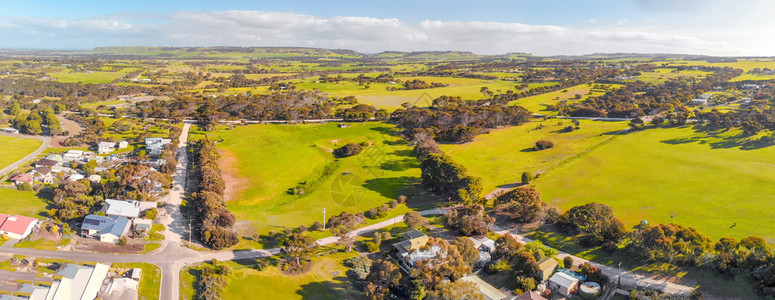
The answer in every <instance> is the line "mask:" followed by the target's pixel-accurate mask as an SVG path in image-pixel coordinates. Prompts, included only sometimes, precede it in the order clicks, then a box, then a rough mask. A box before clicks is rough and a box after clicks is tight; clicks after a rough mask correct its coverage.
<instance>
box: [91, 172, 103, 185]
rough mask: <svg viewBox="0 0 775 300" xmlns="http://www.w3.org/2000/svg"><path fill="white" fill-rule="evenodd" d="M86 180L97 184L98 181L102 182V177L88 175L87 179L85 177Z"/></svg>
mask: <svg viewBox="0 0 775 300" xmlns="http://www.w3.org/2000/svg"><path fill="white" fill-rule="evenodd" d="M87 179H89V181H91V182H94V183H98V182H100V180H102V176H100V175H97V174H92V175H89V177H87Z"/></svg>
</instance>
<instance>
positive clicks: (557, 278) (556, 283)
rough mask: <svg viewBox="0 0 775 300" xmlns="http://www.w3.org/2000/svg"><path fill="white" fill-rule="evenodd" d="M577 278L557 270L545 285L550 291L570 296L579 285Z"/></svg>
mask: <svg viewBox="0 0 775 300" xmlns="http://www.w3.org/2000/svg"><path fill="white" fill-rule="evenodd" d="M579 282H580V281H579V279H578V278H576V277H573V276H570V275H568V274H565V273H563V272H557V273H554V275H552V277H551V278H549V282H548V284H547V286H548V287H549V289H551V290H552V291H555V292H558V293H560V294H562V295H564V296H570V295H571V294H573V293H574V292H576V289H578V287H579Z"/></svg>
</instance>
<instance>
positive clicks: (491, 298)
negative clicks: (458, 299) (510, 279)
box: [460, 275, 508, 300]
mask: <svg viewBox="0 0 775 300" xmlns="http://www.w3.org/2000/svg"><path fill="white" fill-rule="evenodd" d="M460 280H462V281H466V282H473V283H475V284H476V286H477V287H478V288H479V294H482V296H484V299H487V300H502V299H506V298H508V295H507V294H506V293H504V292H501V291H500V290H498V289H496V288H495V287H494V286H492V285H490V284H489V283H487V282H486V281H484V280H482V279H481V278H479V276H476V275H470V276H466V277H463V278H460Z"/></svg>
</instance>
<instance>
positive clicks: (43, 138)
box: [0, 132, 51, 175]
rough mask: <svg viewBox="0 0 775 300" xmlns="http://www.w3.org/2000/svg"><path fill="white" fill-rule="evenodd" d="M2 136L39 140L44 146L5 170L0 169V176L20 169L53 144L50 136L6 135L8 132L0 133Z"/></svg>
mask: <svg viewBox="0 0 775 300" xmlns="http://www.w3.org/2000/svg"><path fill="white" fill-rule="evenodd" d="M0 135H6V136H14V137H19V138H30V139H37V140H41V141H43V144H41V145H40V147H38V149H37V150H35V151H33V152H32V153H30V154H28V155H27V156H25V157H24V158H22V159H20V160H18V161H16V162H15V163H12V164H10V165H8V166H7V167H5V168H2V169H0V175H5V174H6V173H8V172H10V171H11V170H14V169H16V168H18V167H19V166H21V165H23V164H25V163H27V162H28V161H30V160H32V159H33V158H35V157H37V156H38V154H40V153H41V152H43V150H46V148H48V145H49V144H50V143H51V137H49V136H36V135H26V134H14V133H6V132H0Z"/></svg>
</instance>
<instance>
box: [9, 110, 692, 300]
mask: <svg viewBox="0 0 775 300" xmlns="http://www.w3.org/2000/svg"><path fill="white" fill-rule="evenodd" d="M192 123H193V122H191V121H187V122H185V123H184V125H183V130H182V132H181V135H180V139H179V140H180V142H179V144H178V149H177V151H178V165H177V168H176V172H175V175H174V176H173V187H172V190H171V191H170V193H169V195H168V196H167V198H166V199H165V201H166V211H167V213H166V215H164V216H160V223H161V224H164V225H165V227H166V231H165V233H164V235H165V240H164V241H163V242H162V247H161V248H160V249H159V250H156V251H154V252H152V253H147V254H109V253H91V252H70V251H50V250H39V249H30V248H15V247H3V248H0V253H4V254H11V255H24V256H33V257H45V258H55V259H65V260H74V261H83V262H104V263H133V262H140V263H151V264H154V265H156V266H158V267H159V268H160V270H161V287H160V293H159V295H160V299H165V300H167V299H179V298H180V272H181V271H182V270H183V268H184V267H185V266H187V265H192V264H197V263H200V262H204V261H209V260H213V259H217V260H235V259H255V258H258V257H266V256H272V255H277V254H279V253H280V249H279V248H272V249H254V250H236V251H204V252H200V251H195V250H191V249H189V248H186V247H184V246H183V245H182V244H181V243H184V242H185V241H187V238H186V235H187V234H188V228H187V227H188V223H187V221H186V220H185V218H184V216H183V215H182V213H181V212H180V204H181V202H182V199H183V197H184V196H185V187H186V180H187V176H188V174H187V166H188V158H187V156H186V146H187V143H188V131H189V129H190V128H191V124H192ZM14 136H16V135H14ZM38 138H40V137H38ZM42 139H43V141H44V142H43V145H42V146H41V147H40V148H39V149H38V150H36V151H35V152H33V153H31V154H30V155H28V156H27V157H25V158H24V159H22V160H20V161H19V162H16V163H14V164H13V165H12V166H8V167H6V168H5V169H3V170H6V169H8V168H10V169H13V168H15V167H18V165H20V164H22V163H24V162H26V161H28V160H30V159H32V158H34V157H35V156H37V155H38V154H40V152H42V151H43V150H45V149H46V147H48V144H49V142H50V138H46V137H44V138H42ZM446 211H447V209H446V208H438V209H431V210H425V211H421V212H420V214H421V215H424V216H427V215H439V214H444V213H446ZM401 222H403V216H397V217H394V218H391V219H388V220H384V221H381V222H379V223H376V224H372V225H368V226H364V227H361V228H358V229H356V230H354V231H353V232H352V233H351V234H352V235H366V234H369V233H371V232H374V231H376V230H378V229H381V228H385V227H388V226H391V225H394V224H396V223H401ZM493 230H494V231H495V232H496V233H498V234H505V233H509V234H511V235H513V236H514V237H515V238H516V239H517V240H518V241H522V242H530V241H531V240H530V239H528V238H526V237H524V236H522V235H520V234H518V232H517V230H516V229H515V228H511V229H507V228H502V227H499V226H497V225H496V226H494V227H493ZM337 240H338V238H337V237H334V236H331V237H326V238H322V239H319V240H318V241H317V242H318V244H319V245H330V244H333V243H336V242H337ZM559 253H560V254H559V257H561V258H564V257H566V256H570V257H571V258H573V260H574V262H575V263H576V264H580V263H583V262H588V261H587V260H585V259H582V258H580V257H576V256H573V255H570V254H568V253H564V252H559ZM589 263H590V264H592V265H594V266H597V267H599V268H600V269H601V270H602V271H603V273H605V274H606V275H607V276H609V277H610V278H612V279H613V278H617V277H621V280H622V283H624V284H626V285H628V286H634V285H639V286H644V287H653V288H659V289H663V290H664V291H665V292H667V293H680V294H688V293H690V292H691V291H692V290H693V289H694V288H693V287H689V286H685V285H680V284H675V283H671V282H668V281H666V280H660V279H655V278H650V277H646V276H643V275H639V274H635V273H633V272H631V271H621V270H618V269H616V268H612V267H609V266H605V265H601V264H598V263H594V262H589Z"/></svg>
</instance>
